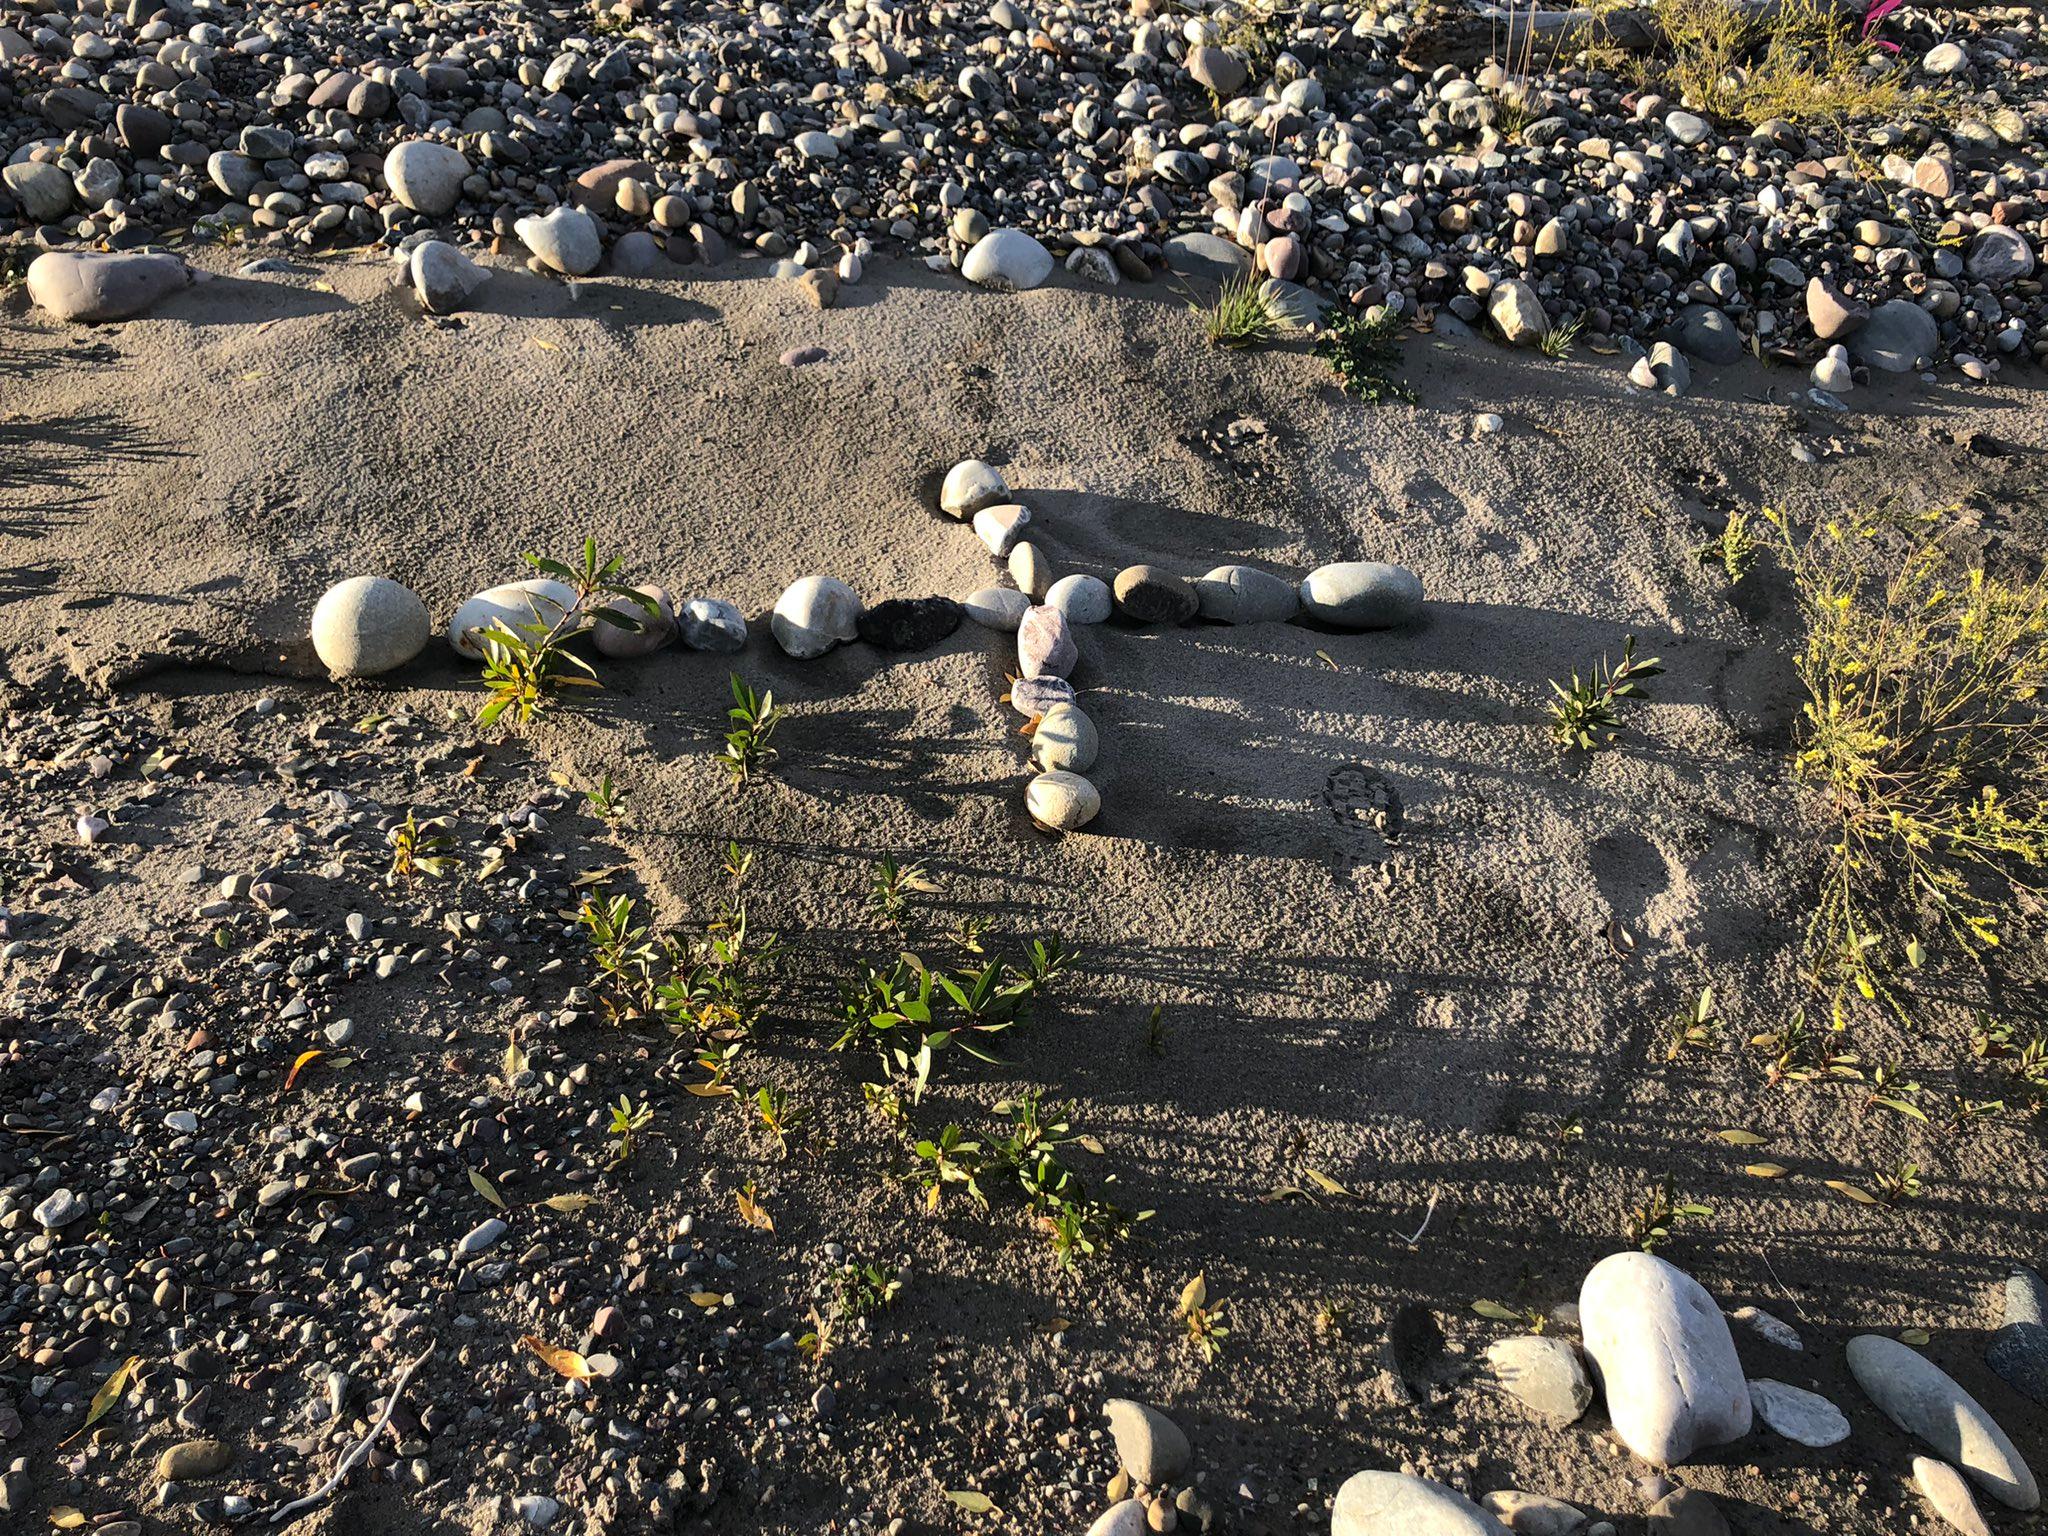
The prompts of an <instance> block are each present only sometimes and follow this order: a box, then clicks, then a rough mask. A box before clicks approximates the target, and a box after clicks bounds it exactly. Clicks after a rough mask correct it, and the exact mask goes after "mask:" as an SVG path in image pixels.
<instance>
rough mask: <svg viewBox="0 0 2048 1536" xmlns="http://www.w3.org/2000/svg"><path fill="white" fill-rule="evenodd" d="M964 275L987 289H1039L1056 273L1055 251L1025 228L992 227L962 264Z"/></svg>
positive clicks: (961, 272) (971, 281)
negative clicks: (1046, 246) (1053, 263)
mask: <svg viewBox="0 0 2048 1536" xmlns="http://www.w3.org/2000/svg"><path fill="white" fill-rule="evenodd" d="M960 275H961V276H962V277H964V278H966V279H967V281H969V282H970V283H975V284H978V285H980V286H981V287H983V288H999V289H1006V290H1012V291H1021V290H1023V289H1026V288H1036V287H1037V286H1038V285H1039V284H1040V283H1042V282H1044V281H1045V280H1046V279H1047V278H1048V277H1050V276H1052V252H1050V251H1048V250H1047V249H1046V248H1045V247H1044V246H1042V245H1040V244H1039V243H1038V241H1037V240H1036V239H1034V238H1033V237H1032V236H1030V235H1027V234H1025V233H1024V231H1023V230H1021V229H992V230H990V231H989V232H988V233H987V234H985V235H983V236H982V237H981V239H979V240H978V241H976V242H975V245H974V249H973V250H971V251H969V252H968V253H967V259H966V260H965V261H963V262H961V263H960Z"/></svg>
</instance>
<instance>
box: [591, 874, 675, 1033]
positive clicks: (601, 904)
mask: <svg viewBox="0 0 2048 1536" xmlns="http://www.w3.org/2000/svg"><path fill="white" fill-rule="evenodd" d="M576 924H577V926H578V927H580V928H581V929H582V930H583V936H584V939H585V941H586V942H587V943H588V944H589V946H590V960H591V967H592V969H593V971H594V972H595V973H596V974H595V976H594V978H593V983H594V990H595V991H596V993H597V995H598V999H599V1002H600V1004H601V1005H602V1006H603V1008H604V1010H605V1012H606V1014H607V1015H608V1016H609V1017H610V1018H611V1019H612V1020H613V1021H614V1022H618V1021H620V1020H623V1019H627V1018H633V1017H637V1016H639V1015H640V1014H641V1013H644V1012H645V1011H646V1010H647V1008H649V1007H650V1006H652V1004H653V1001H654V976H655V971H656V967H657V966H658V965H659V963H660V950H659V949H658V948H657V946H656V945H655V944H654V943H653V942H652V941H650V940H649V938H648V937H647V929H646V927H645V926H644V925H643V924H640V923H636V922H635V921H634V920H633V898H632V897H630V896H608V895H606V894H605V893H604V892H602V891H599V892H595V893H593V894H591V895H588V896H585V897H584V898H583V905H582V906H580V907H579V908H577V910H576Z"/></svg>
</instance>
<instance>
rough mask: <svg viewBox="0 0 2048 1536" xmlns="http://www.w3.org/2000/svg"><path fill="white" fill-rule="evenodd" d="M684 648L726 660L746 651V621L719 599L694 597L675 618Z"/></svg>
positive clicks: (722, 599)
mask: <svg viewBox="0 0 2048 1536" xmlns="http://www.w3.org/2000/svg"><path fill="white" fill-rule="evenodd" d="M676 629H677V631H678V633H680V634H681V635H682V637H683V644H684V645H686V646H688V647H689V648H690V649H691V650H693V651H712V652H715V653H717V654H719V655H726V656H729V655H731V654H732V653H733V652H735V651H743V650H745V649H746V648H747V620H746V616H745V615H744V614H742V613H741V612H740V611H739V609H737V608H735V607H734V606H733V605H732V604H731V603H728V602H727V601H726V600H725V599H724V598H722V597H693V598H691V599H690V600H689V601H688V602H687V603H685V604H683V608H682V612H681V613H679V614H677V615H676Z"/></svg>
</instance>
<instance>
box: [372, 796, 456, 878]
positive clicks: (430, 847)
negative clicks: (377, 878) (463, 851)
mask: <svg viewBox="0 0 2048 1536" xmlns="http://www.w3.org/2000/svg"><path fill="white" fill-rule="evenodd" d="M444 825H446V824H445V823H444V822H440V821H426V822H422V821H420V820H419V819H418V818H417V817H416V816H415V815H414V814H413V812H411V811H407V812H406V813H405V820H403V821H401V822H400V823H399V824H398V825H397V826H395V827H393V828H392V829H391V836H390V843H391V868H390V870H389V871H388V872H387V877H386V878H387V883H390V884H404V885H411V884H413V883H414V882H415V881H416V880H418V878H419V877H420V876H422V875H425V876H426V877H428V878H429V879H432V880H441V879H445V878H446V877H447V875H448V872H449V871H450V870H452V869H454V868H455V857H454V855H453V854H452V853H451V852H450V851H449V850H450V849H452V848H454V846H455V839H454V838H452V837H449V836H448V835H447V834H446V833H444V832H442V831H441V830H440V829H441V828H442V827H443V826H444Z"/></svg>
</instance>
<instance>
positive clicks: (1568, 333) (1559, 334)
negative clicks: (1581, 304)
mask: <svg viewBox="0 0 2048 1536" xmlns="http://www.w3.org/2000/svg"><path fill="white" fill-rule="evenodd" d="M1585 329H1586V317H1585V316H1583V315H1575V316H1574V317H1573V318H1571V319H1570V320H1567V321H1566V322H1565V323H1564V324H1563V325H1553V326H1551V327H1550V328H1549V329H1548V330H1546V331H1545V332H1544V333H1543V334H1542V335H1541V336H1539V337H1537V338H1536V350H1537V351H1539V352H1541V353H1542V354H1543V355H1544V356H1545V357H1547V358H1549V359H1550V360H1551V361H1552V362H1553V363H1561V362H1563V361H1564V360H1565V359H1566V358H1568V357H1570V356H1571V355H1572V349H1573V348H1574V347H1576V346H1577V345H1578V344H1579V337H1580V336H1581V335H1582V334H1583V333H1584V331H1585Z"/></svg>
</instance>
